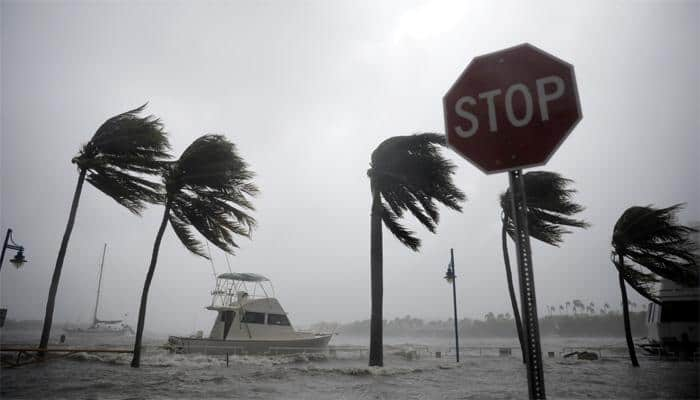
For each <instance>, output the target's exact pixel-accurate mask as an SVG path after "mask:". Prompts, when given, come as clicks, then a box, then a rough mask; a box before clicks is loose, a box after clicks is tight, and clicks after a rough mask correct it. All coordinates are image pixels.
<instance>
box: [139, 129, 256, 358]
mask: <svg viewBox="0 0 700 400" xmlns="http://www.w3.org/2000/svg"><path fill="white" fill-rule="evenodd" d="M254 176H255V174H254V173H253V172H252V171H251V170H250V169H249V167H248V164H247V163H246V162H245V161H244V160H243V158H241V157H240V156H239V155H238V153H237V151H236V147H235V146H234V144H233V143H231V142H229V141H228V140H227V139H226V138H225V137H224V136H221V135H204V136H202V137H200V138H198V139H197V140H195V141H194V142H193V143H192V144H191V145H190V146H189V147H188V148H187V149H186V150H185V151H184V152H183V153H182V156H181V157H180V159H179V160H177V161H175V162H172V163H170V164H169V165H168V166H167V168H165V169H164V172H163V182H164V184H165V210H164V212H163V220H162V222H161V225H160V228H159V230H158V234H157V235H156V241H155V244H154V245H153V255H152V257H151V263H150V266H149V268H148V273H147V275H146V281H145V283H144V288H143V292H142V294H141V306H140V308H139V319H138V326H137V328H136V340H135V344H134V356H133V359H132V361H131V366H132V367H139V365H140V362H141V361H140V360H141V338H142V335H143V329H144V325H145V318H146V304H147V301H148V290H149V288H150V286H151V280H152V279H153V273H154V272H155V267H156V263H157V259H158V251H159V248H160V242H161V239H162V237H163V232H164V231H165V227H166V225H167V223H168V221H169V222H170V226H172V228H173V230H174V231H175V234H176V235H177V237H178V238H179V239H180V241H181V242H182V244H183V245H184V246H185V247H186V248H187V249H188V250H189V251H191V252H192V253H194V254H196V255H198V256H201V257H204V258H208V256H207V254H206V253H205V252H204V249H203V247H202V243H201V241H200V240H199V239H197V238H196V236H195V233H194V231H193V229H194V230H196V231H197V232H199V233H200V234H201V235H202V236H204V238H206V240H208V241H210V242H212V243H213V244H214V245H216V246H217V247H219V248H220V249H222V250H223V251H225V252H228V253H231V254H233V252H234V249H235V248H238V244H237V243H236V242H235V240H234V239H235V236H243V237H248V238H250V236H251V234H252V232H253V229H254V228H255V226H256V221H255V218H253V217H252V216H251V215H250V214H249V212H250V211H253V210H254V208H253V205H252V203H251V201H250V198H251V197H253V196H255V195H256V194H257V193H258V188H257V186H256V185H255V184H254V183H253V182H252V179H253V178H254Z"/></svg>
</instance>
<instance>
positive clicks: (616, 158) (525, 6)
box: [0, 0, 700, 333]
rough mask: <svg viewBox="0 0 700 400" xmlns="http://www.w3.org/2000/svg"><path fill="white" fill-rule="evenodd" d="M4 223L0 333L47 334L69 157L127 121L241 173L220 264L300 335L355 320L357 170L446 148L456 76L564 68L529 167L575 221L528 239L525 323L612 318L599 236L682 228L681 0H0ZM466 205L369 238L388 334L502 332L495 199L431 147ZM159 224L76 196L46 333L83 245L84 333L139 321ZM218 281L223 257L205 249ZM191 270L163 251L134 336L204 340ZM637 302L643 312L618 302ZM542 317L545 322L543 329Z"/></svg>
mask: <svg viewBox="0 0 700 400" xmlns="http://www.w3.org/2000/svg"><path fill="white" fill-rule="evenodd" d="M1 4H2V6H1V8H0V12H1V13H2V54H1V57H2V72H1V74H2V75H1V76H2V82H1V85H2V87H1V92H2V126H1V128H2V140H1V142H0V146H1V157H2V159H1V164H0V166H1V170H2V176H1V179H2V180H1V181H0V183H1V187H0V189H1V198H0V201H1V206H0V212H1V215H0V226H1V228H2V232H3V235H4V231H5V229H6V228H7V227H12V228H13V229H14V231H15V235H14V236H15V239H16V241H18V242H20V243H21V244H23V245H24V246H25V247H26V249H27V250H26V254H27V257H28V258H29V259H30V262H29V263H27V264H26V265H25V267H23V268H22V269H20V270H16V269H15V268H14V267H13V266H11V265H10V264H6V265H5V266H4V267H3V269H2V273H1V275H0V280H1V286H0V290H1V293H0V301H1V302H2V305H3V306H4V307H7V308H9V310H10V311H9V315H8V318H14V319H41V318H43V314H44V309H45V303H46V297H47V293H48V286H49V282H50V279H51V273H52V271H53V267H54V263H55V258H56V254H57V251H58V247H59V244H60V240H61V235H62V233H63V230H64V229H65V223H66V220H67V217H68V211H69V206H70V201H71V196H72V193H73V191H74V189H75V183H76V180H77V173H76V169H75V167H74V166H73V165H72V164H71V163H70V159H71V158H72V157H73V156H74V155H75V154H76V152H77V150H78V148H79V146H80V145H81V144H82V143H84V142H86V141H87V140H89V138H90V137H91V136H92V134H93V133H94V131H95V130H96V129H97V127H98V126H99V125H100V124H101V123H102V122H103V121H104V120H105V119H106V118H108V117H110V116H112V115H114V114H117V113H120V112H123V111H126V110H128V109H131V108H134V107H136V106H138V105H140V104H143V103H144V102H146V101H149V102H150V103H149V104H150V105H149V108H148V111H149V112H151V113H153V114H155V115H157V116H158V117H160V118H162V120H163V122H164V123H165V125H166V127H167V130H168V131H169V133H170V140H171V142H172V144H173V153H174V154H175V155H176V156H179V154H180V153H181V152H182V150H183V149H184V148H185V147H186V146H187V145H188V144H189V143H191V142H192V141H193V140H194V139H195V138H196V137H198V136H200V135H202V134H205V133H222V134H225V135H226V136H227V137H228V138H229V139H230V140H232V141H233V142H235V143H236V144H237V145H238V148H239V150H240V152H241V154H242V155H243V156H244V157H245V159H246V160H248V161H249V163H250V164H251V167H252V169H253V170H254V171H256V172H257V183H258V184H259V186H260V188H261V194H260V196H259V197H258V198H257V199H256V200H255V205H256V207H257V212H256V213H255V215H256V217H257V219H258V221H259V229H258V230H257V231H256V232H255V235H254V237H253V239H252V240H251V241H241V249H240V251H239V252H238V254H237V255H236V256H235V257H230V261H231V263H232V268H233V269H234V270H235V271H242V272H256V273H260V274H263V275H266V276H268V277H270V278H271V279H272V280H273V281H274V283H275V288H276V290H277V295H278V297H279V299H280V300H281V302H282V304H283V306H284V307H285V308H286V310H287V311H288V312H289V314H290V317H291V319H292V321H293V322H294V323H296V324H297V325H303V324H308V323H312V322H315V321H321V320H327V321H329V320H335V321H343V322H347V321H351V320H357V319H365V318H368V317H369V220H370V217H369V208H370V200H371V199H370V192H369V182H368V179H367V177H366V170H367V168H368V163H369V157H370V153H371V151H372V150H373V149H374V148H375V147H376V146H377V145H378V144H379V143H380V142H381V141H382V140H384V139H385V138H387V137H390V136H393V135H404V134H410V133H415V132H422V131H431V132H443V131H444V127H443V114H442V103H441V100H442V96H443V95H444V94H445V92H446V91H447V89H448V88H449V87H450V86H451V85H452V83H453V82H454V80H455V79H456V78H457V77H458V75H459V74H460V73H461V72H462V70H463V69H464V68H465V66H466V65H467V64H468V63H469V61H470V60H471V59H472V58H473V57H475V56H478V55H480V54H484V53H489V52H492V51H495V50H499V49H502V48H506V47H510V46H513V45H516V44H520V43H523V42H529V43H532V44H534V45H535V46H538V47H540V48H542V49H544V50H545V51H547V52H549V53H551V54H554V55H556V56H558V57H560V58H562V59H564V60H566V61H568V62H570V63H572V64H573V65H574V66H575V68H576V77H577V80H578V89H579V93H580V97H581V105H582V109H583V114H584V118H583V120H582V121H581V123H580V124H579V125H578V126H577V128H576V129H575V131H574V132H573V133H572V134H571V135H570V137H569V138H568V140H567V141H566V142H565V143H564V144H563V145H562V146H561V147H560V149H559V150H558V152H557V153H556V154H555V155H554V157H553V158H552V159H551V160H550V162H549V163H548V164H547V165H546V167H545V168H544V169H547V170H552V171H557V172H560V173H562V174H563V175H565V176H566V177H569V178H572V179H574V180H575V181H576V187H577V188H578V189H579V191H580V192H579V195H578V196H577V199H578V200H579V201H580V202H581V203H582V204H584V205H585V206H586V207H587V209H586V211H585V213H584V215H583V216H584V217H585V218H586V219H587V220H588V221H589V222H590V223H591V224H592V227H591V228H590V229H589V230H588V231H585V232H578V231H577V232H575V233H573V234H571V235H569V236H567V237H566V242H565V243H564V244H563V245H562V246H561V247H560V248H552V247H548V246H545V245H542V244H540V243H536V242H533V244H532V246H533V253H534V267H535V279H536V288H537V296H538V304H539V305H540V308H542V307H543V306H544V305H550V304H556V305H558V304H561V303H563V302H565V301H567V300H571V299H573V298H577V299H581V300H583V301H585V302H589V301H594V302H595V303H597V304H602V303H603V302H608V303H610V304H611V305H613V306H614V307H619V303H620V294H619V288H618V286H617V276H616V273H615V271H614V268H613V266H612V265H611V263H610V261H609V260H610V259H609V257H610V256H609V254H610V245H609V242H610V236H611V231H612V227H613V225H614V223H615V221H616V220H617V218H618V217H619V216H620V214H621V213H622V212H623V211H624V210H625V209H626V208H627V207H629V206H632V205H647V204H654V205H657V206H668V205H671V204H674V203H679V202H686V203H687V207H686V208H685V210H684V211H683V213H682V214H681V217H682V221H683V222H688V221H690V220H698V219H700V178H699V176H700V174H699V172H700V167H699V165H700V164H699V163H698V161H697V153H698V150H700V139H699V138H700V136H699V135H700V117H699V115H700V95H699V94H698V93H699V92H700V77H699V75H698V73H697V72H698V71H699V70H700V46H698V38H700V26H699V25H698V23H697V21H698V20H700V3H698V2H695V1H689V2H679V1H657V2H640V1H623V2H614V1H591V2H573V1H552V2H545V1H536V2H529V1H515V2H506V1H483V2H477V1H473V2H465V1H454V2H449V1H407V0H401V1H396V2H390V1H381V2H376V1H366V2H365V1H248V2H244V1H231V2H182V3H176V2H171V1H168V2H156V1H151V2H126V1H124V2H74V1H55V2H32V1H27V2H15V1H2V3H1ZM446 154H447V155H448V157H450V158H451V159H453V160H454V161H455V162H456V163H457V164H458V165H459V169H458V172H457V174H456V177H455V180H456V183H457V185H458V186H459V187H461V188H462V189H463V190H464V191H465V192H466V193H467V196H468V197H469V200H468V202H467V203H466V204H465V206H464V212H463V213H462V214H459V213H455V212H453V211H451V210H446V209H443V214H442V220H441V224H440V226H439V228H438V232H437V234H436V235H432V234H430V233H429V232H428V231H427V230H425V229H422V228H419V227H417V226H416V225H415V223H414V222H413V221H411V220H410V219H409V224H410V225H411V226H412V227H415V228H416V229H417V230H418V232H419V236H420V237H421V239H422V240H423V248H422V250H421V252H420V253H414V252H412V251H410V250H409V249H407V248H405V247H403V246H402V245H400V244H399V243H398V242H397V241H396V240H394V239H393V238H392V237H391V236H390V234H389V233H388V232H386V233H385V235H384V237H385V240H384V276H385V280H384V282H385V292H384V310H385V317H386V318H389V319H391V318H394V317H397V316H399V317H400V316H404V315H406V314H410V315H412V316H417V317H421V318H426V319H446V318H448V317H450V316H451V311H452V310H451V291H450V288H449V286H448V285H447V284H446V283H445V281H444V280H443V279H442V277H443V275H444V272H445V266H446V264H447V262H448V259H449V249H450V248H451V247H452V248H454V249H455V256H456V270H457V275H458V281H457V290H458V301H459V307H460V317H479V316H482V315H483V314H484V313H486V312H489V311H493V312H509V311H510V305H509V301H508V296H507V290H506V283H505V274H504V271H503V264H502V258H501V257H502V255H501V251H500V236H499V223H500V222H499V204H498V195H499V193H500V192H501V191H503V190H504V189H505V187H506V186H507V183H508V179H507V175H506V174H498V175H492V176H486V175H483V174H482V173H481V172H480V171H478V170H477V169H476V168H475V167H473V166H471V165H469V164H468V163H467V162H466V161H464V160H463V159H462V158H460V157H459V156H457V155H456V154H453V153H452V152H451V151H449V150H447V151H446ZM162 211H163V210H162V207H151V208H150V209H149V210H148V211H146V212H145V213H144V215H143V217H142V218H138V217H136V216H133V215H131V214H130V213H128V212H127V211H126V210H125V209H123V208H121V207H120V206H119V205H117V204H116V203H115V202H114V201H113V200H111V199H109V198H107V197H105V196H104V195H102V194H101V193H100V192H98V191H97V190H96V189H94V188H92V187H90V186H89V185H85V188H84V191H83V196H82V198H81V203H80V208H79V210H78V215H77V222H76V224H75V229H74V231H73V236H72V238H71V242H70V246H69V249H68V254H67V257H66V262H65V265H64V269H63V275H62V277H61V285H60V287H59V292H58V297H57V303H56V313H55V320H56V321H68V322H76V321H82V322H87V321H89V319H90V317H91V313H92V307H93V305H94V295H95V290H96V285H97V273H98V265H99V258H100V253H101V250H102V244H103V243H105V242H106V243H108V245H109V248H108V253H107V259H106V263H105V272H104V282H103V298H102V306H101V316H102V317H104V318H117V317H119V316H120V315H121V314H123V313H129V316H128V320H129V322H130V323H132V324H133V323H134V322H135V319H136V315H137V307H138V300H139V297H140V293H141V289H142V286H143V280H144V277H145V274H146V269H147V265H148V261H149V257H150V253H151V248H152V245H153V240H154V238H155V234H156V230H157V228H158V223H159V221H160V217H161V213H162ZM212 252H213V257H214V262H215V266H216V269H217V271H218V272H224V271H226V269H227V268H226V263H225V260H224V258H223V253H222V252H221V251H219V250H214V249H212ZM212 286H213V278H212V271H211V266H210V265H209V262H208V261H207V260H205V259H201V258H198V257H196V256H194V255H192V254H190V253H188V252H187V250H185V248H184V247H183V246H182V245H181V244H180V243H179V242H178V240H177V238H176V237H175V236H174V235H173V233H172V231H171V230H170V229H168V230H167V231H166V234H165V237H164V240H163V245H162V247H161V251H160V258H159V260H158V266H157V269H156V275H155V279H154V281H153V285H152V287H151V292H150V299H149V312H148V315H147V320H146V321H147V325H146V329H149V330H157V331H161V332H170V333H189V332H190V331H193V330H194V329H195V328H196V329H204V330H208V329H209V328H210V326H211V323H212V320H213V317H214V316H213V315H212V312H210V311H206V310H204V309H203V307H204V306H206V305H208V304H209V301H210V295H209V291H210V290H211V289H212ZM632 299H633V300H636V301H638V302H640V303H641V301H640V300H641V298H640V297H639V296H637V295H633V296H632ZM541 312H542V311H541Z"/></svg>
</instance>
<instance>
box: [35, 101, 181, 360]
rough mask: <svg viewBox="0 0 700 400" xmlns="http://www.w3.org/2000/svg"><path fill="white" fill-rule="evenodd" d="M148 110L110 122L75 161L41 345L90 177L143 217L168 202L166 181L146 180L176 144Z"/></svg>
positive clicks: (45, 338) (48, 328) (48, 329)
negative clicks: (75, 179)
mask: <svg viewBox="0 0 700 400" xmlns="http://www.w3.org/2000/svg"><path fill="white" fill-rule="evenodd" d="M145 108H146V105H145V104H144V105H142V106H141V107H139V108H136V109H133V110H131V111H127V112H125V113H123V114H119V115H117V116H114V117H112V118H110V119H108V120H107V121H105V122H104V123H103V124H102V125H101V126H100V127H99V128H98V129H97V132H95V134H94V135H93V136H92V139H90V141H89V142H87V143H86V144H84V145H83V146H82V148H81V149H80V151H79V152H78V155H77V156H75V157H74V158H73V160H72V163H73V164H75V165H76V166H77V167H78V184H77V186H76V188H75V193H74V194H73V203H72V204H71V208H70V214H69V215H68V223H67V224H66V230H65V232H64V233H63V240H62V241H61V247H60V248H59V250H58V257H57V258H56V265H55V267H54V271H53V277H52V278H51V286H50V288H49V297H48V300H47V301H46V314H45V315H44V327H43V329H42V331H41V340H40V342H39V348H40V349H45V348H46V346H47V345H48V343H49V336H50V334H51V324H52V322H53V311H54V305H55V301H56V292H57V290H58V283H59V281H60V278H61V270H62V269H63V260H64V258H65V256H66V249H67V248H68V241H69V240H70V236H71V232H72V231H73V224H74V223H75V214H76V212H77V211H78V202H79V200H80V194H81V192H82V189H83V183H84V182H85V181H86V180H87V181H88V183H90V184H91V185H92V186H94V187H95V188H97V189H98V190H100V191H101V192H102V193H104V194H106V195H107V196H109V197H111V198H112V199H114V200H115V201H116V202H117V203H119V204H121V205H122V206H124V207H126V209H127V210H129V211H131V212H132V213H134V214H137V215H140V214H141V211H142V210H143V209H144V208H145V205H146V203H158V202H160V201H161V200H162V196H161V189H160V188H161V185H160V184H159V183H155V182H151V181H150V180H147V179H145V177H144V175H152V174H157V173H159V171H160V168H161V166H162V162H163V160H165V159H167V158H170V156H169V155H168V153H167V151H168V149H169V148H170V145H169V144H168V138H167V135H166V133H165V131H164V130H163V125H162V124H161V123H160V121H159V120H158V119H157V118H155V117H153V116H152V115H148V116H145V117H141V116H139V114H140V113H141V112H142V111H143V110H144V109H145ZM42 354H43V353H42Z"/></svg>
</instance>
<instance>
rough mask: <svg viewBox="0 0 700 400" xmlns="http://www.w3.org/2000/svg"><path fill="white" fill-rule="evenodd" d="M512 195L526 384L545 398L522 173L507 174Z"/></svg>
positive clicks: (535, 395) (534, 396) (534, 394)
mask: <svg viewBox="0 0 700 400" xmlns="http://www.w3.org/2000/svg"><path fill="white" fill-rule="evenodd" d="M508 178H509V181H510V192H511V194H512V199H513V204H512V214H513V218H514V222H515V249H516V252H517V253H518V280H519V281H520V304H521V307H522V311H523V325H524V328H525V329H524V334H525V335H524V336H525V338H524V339H525V354H526V357H527V360H526V361H527V383H528V385H527V386H528V393H529V394H530V399H545V398H546V396H545V391H544V376H543V374H542V349H541V348H540V329H539V323H538V321H537V301H536V299H535V279H534V273H533V267H532V256H531V249H530V234H529V232H528V223H527V208H526V204H527V199H526V198H525V182H524V180H523V171H522V170H520V169H519V170H515V171H510V172H508Z"/></svg>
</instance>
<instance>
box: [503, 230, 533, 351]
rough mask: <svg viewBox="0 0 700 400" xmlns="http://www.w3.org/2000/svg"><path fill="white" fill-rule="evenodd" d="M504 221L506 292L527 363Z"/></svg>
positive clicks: (521, 349)
mask: <svg viewBox="0 0 700 400" xmlns="http://www.w3.org/2000/svg"><path fill="white" fill-rule="evenodd" d="M506 236H507V235H506V225H505V223H504V224H503V225H502V228H501V244H502V245H503V264H505V266H506V279H507V281H508V294H509V295H510V304H511V305H512V306H513V319H515V328H516V330H517V331H518V341H519V342H520V351H521V352H522V354H523V363H527V360H526V354H527V353H525V343H523V323H522V321H521V320H520V311H518V301H517V300H516V299H517V297H516V296H515V287H514V286H513V273H512V272H511V269H510V259H509V258H508V242H507V237H506Z"/></svg>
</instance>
